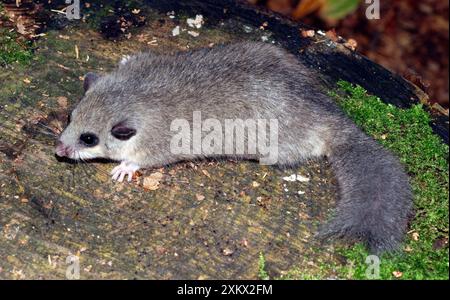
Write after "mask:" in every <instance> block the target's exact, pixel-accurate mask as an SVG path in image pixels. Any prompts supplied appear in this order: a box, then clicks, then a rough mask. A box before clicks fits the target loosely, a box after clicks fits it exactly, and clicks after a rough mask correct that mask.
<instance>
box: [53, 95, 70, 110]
mask: <svg viewBox="0 0 450 300" xmlns="http://www.w3.org/2000/svg"><path fill="white" fill-rule="evenodd" d="M56 101H57V102H58V105H59V107H61V108H62V109H66V108H67V106H68V99H67V97H64V96H60V97H58V98H57V99H56Z"/></svg>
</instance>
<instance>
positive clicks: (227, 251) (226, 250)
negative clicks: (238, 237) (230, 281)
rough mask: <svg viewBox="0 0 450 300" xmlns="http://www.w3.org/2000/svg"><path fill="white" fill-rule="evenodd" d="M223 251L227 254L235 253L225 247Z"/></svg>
mask: <svg viewBox="0 0 450 300" xmlns="http://www.w3.org/2000/svg"><path fill="white" fill-rule="evenodd" d="M222 253H223V255H225V256H230V255H232V254H233V253H234V251H233V250H231V249H230V248H225V249H223V251H222Z"/></svg>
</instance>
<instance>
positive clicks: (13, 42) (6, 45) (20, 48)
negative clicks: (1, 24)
mask: <svg viewBox="0 0 450 300" xmlns="http://www.w3.org/2000/svg"><path fill="white" fill-rule="evenodd" d="M31 46H32V43H31V42H29V41H23V42H20V41H19V39H18V38H17V35H16V34H15V33H14V32H10V31H8V30H7V29H2V28H0V66H4V65H9V64H12V63H20V64H23V65H25V64H28V63H29V62H30V60H31V59H32V58H33V52H32V50H31Z"/></svg>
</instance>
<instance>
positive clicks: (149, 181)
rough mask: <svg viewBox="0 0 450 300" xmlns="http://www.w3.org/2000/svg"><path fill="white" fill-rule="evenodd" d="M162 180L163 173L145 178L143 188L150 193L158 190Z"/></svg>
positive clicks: (156, 173)
mask: <svg viewBox="0 0 450 300" xmlns="http://www.w3.org/2000/svg"><path fill="white" fill-rule="evenodd" d="M162 178H163V174H162V173H161V172H155V173H152V174H150V175H149V176H146V177H144V181H143V187H144V188H145V189H147V190H150V191H154V190H157V189H158V188H159V184H160V181H161V179H162Z"/></svg>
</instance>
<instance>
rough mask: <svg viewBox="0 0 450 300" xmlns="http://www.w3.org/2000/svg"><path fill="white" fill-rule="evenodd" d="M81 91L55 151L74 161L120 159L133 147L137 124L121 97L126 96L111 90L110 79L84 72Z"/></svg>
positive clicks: (118, 91) (112, 87)
mask: <svg viewBox="0 0 450 300" xmlns="http://www.w3.org/2000/svg"><path fill="white" fill-rule="evenodd" d="M105 77H106V76H105ZM84 90H85V94H84V97H83V98H82V99H81V100H80V102H79V103H78V104H77V106H76V108H75V109H74V110H73V111H72V113H71V114H70V116H69V124H68V125H67V127H66V128H65V129H64V131H63V132H62V133H61V135H60V137H59V139H58V144H57V147H56V154H57V155H58V156H60V157H67V158H70V159H74V160H87V159H93V158H109V159H114V160H122V159H123V157H124V156H125V155H126V152H127V149H128V150H129V149H132V148H133V147H134V142H135V139H136V133H137V130H136V128H137V125H138V124H136V122H137V121H136V120H135V119H134V118H133V112H132V111H131V109H130V108H129V107H127V106H126V101H125V99H123V98H124V97H126V95H123V93H122V92H121V91H120V90H118V89H114V85H111V79H110V78H104V77H100V76H98V75H96V74H94V73H88V74H86V76H85V79H84Z"/></svg>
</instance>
